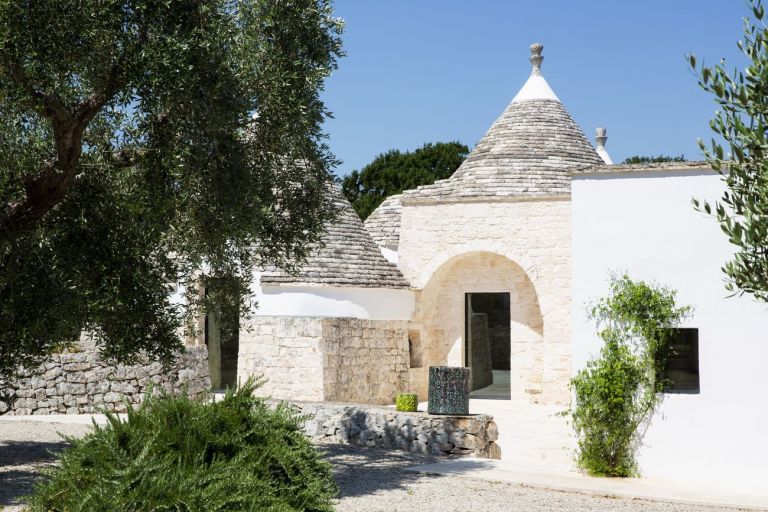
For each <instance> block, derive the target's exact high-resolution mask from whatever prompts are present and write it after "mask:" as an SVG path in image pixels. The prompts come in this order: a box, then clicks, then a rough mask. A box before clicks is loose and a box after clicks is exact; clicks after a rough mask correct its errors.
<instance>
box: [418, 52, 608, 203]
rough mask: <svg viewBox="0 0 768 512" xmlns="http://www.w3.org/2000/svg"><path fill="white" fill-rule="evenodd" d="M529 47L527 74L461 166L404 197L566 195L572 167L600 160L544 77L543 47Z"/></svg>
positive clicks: (568, 190) (593, 163)
mask: <svg viewBox="0 0 768 512" xmlns="http://www.w3.org/2000/svg"><path fill="white" fill-rule="evenodd" d="M530 50H531V56H530V61H531V64H532V70H531V75H530V77H529V78H528V80H527V81H526V82H525V84H524V85H523V87H522V88H521V89H520V91H519V92H518V93H517V95H516V96H515V97H514V98H513V99H512V101H511V102H510V104H509V105H508V106H507V108H506V110H505V111H504V112H503V113H502V114H501V116H500V117H499V118H498V119H497V120H496V121H495V122H494V123H493V125H492V126H491V128H490V129H489V130H488V132H487V133H486V134H485V136H483V138H482V139H481V140H480V142H478V143H477V146H475V148H474V149H473V150H472V152H471V153H470V154H469V156H468V157H467V159H466V160H465V161H464V163H462V165H461V167H459V169H458V170H457V171H456V172H455V173H454V174H453V176H451V177H450V178H449V179H447V180H440V181H437V182H435V183H434V184H433V185H426V186H423V187H419V188H418V189H416V190H413V191H408V192H406V193H404V194H403V199H404V200H407V199H409V198H413V199H429V198H436V199H443V198H444V199H449V198H450V199H456V198H461V197H484V196H531V195H533V196H544V195H558V194H567V193H569V192H570V177H569V173H570V172H571V171H572V170H574V169H576V168H579V167H586V166H590V165H600V164H602V163H603V160H602V159H601V158H600V156H599V155H598V154H597V152H596V151H595V149H594V148H593V147H592V145H591V144H590V143H589V141H588V140H587V138H586V136H585V135H584V133H583V132H582V131H581V129H580V128H579V127H578V126H577V125H576V123H575V122H574V121H573V118H571V116H570V114H568V112H567V111H566V110H565V107H563V104H562V103H561V102H560V100H559V99H558V97H557V95H555V93H554V91H553V90H552V88H551V87H550V86H549V84H548V83H547V81H546V80H545V79H544V76H543V75H542V73H541V64H542V61H543V60H544V57H543V56H542V50H543V46H542V45H541V44H538V43H537V44H533V45H531V47H530Z"/></svg>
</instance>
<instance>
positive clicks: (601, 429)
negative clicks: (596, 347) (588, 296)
mask: <svg viewBox="0 0 768 512" xmlns="http://www.w3.org/2000/svg"><path fill="white" fill-rule="evenodd" d="M642 373H643V368H642V364H641V363H640V361H639V359H638V358H637V357H636V356H634V355H633V354H632V352H631V350H630V349H629V348H628V347H626V346H624V345H621V344H619V343H617V342H616V341H608V342H606V344H605V346H604V347H603V349H602V350H601V351H600V357H599V358H598V359H595V360H592V361H589V362H588V363H587V366H586V368H585V369H583V370H582V371H580V372H579V373H578V374H577V375H576V377H574V378H573V381H572V385H573V388H574V391H575V393H576V397H577V401H576V407H574V410H573V412H572V420H573V426H574V429H575V431H576V436H577V438H578V451H577V454H576V462H577V464H578V465H579V467H580V468H582V469H584V470H585V471H586V472H587V473H589V474H590V475H595V476H631V475H634V474H636V473H637V466H636V464H635V457H634V446H633V441H634V437H635V431H636V425H635V420H636V411H637V410H639V409H641V406H640V404H639V403H638V400H639V399H640V397H639V396H638V394H637V389H638V387H639V386H640V382H641V380H642Z"/></svg>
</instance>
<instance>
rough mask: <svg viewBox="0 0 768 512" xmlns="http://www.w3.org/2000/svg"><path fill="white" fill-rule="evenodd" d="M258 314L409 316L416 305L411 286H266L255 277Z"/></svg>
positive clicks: (254, 285)
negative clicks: (409, 288)
mask: <svg viewBox="0 0 768 512" xmlns="http://www.w3.org/2000/svg"><path fill="white" fill-rule="evenodd" d="M253 288H254V293H255V298H256V301H257V306H256V309H255V310H254V314H255V315H256V316H301V317H330V318H347V317H348V318H359V319H363V320H408V319H410V317H411V313H412V312H413V309H414V294H413V292H412V291H410V290H397V289H388V288H351V287H350V288H343V287H336V288H328V287H319V286H317V287H316V286H269V287H267V286H265V287H261V286H260V285H259V284H258V275H257V276H256V277H255V278H254V284H253Z"/></svg>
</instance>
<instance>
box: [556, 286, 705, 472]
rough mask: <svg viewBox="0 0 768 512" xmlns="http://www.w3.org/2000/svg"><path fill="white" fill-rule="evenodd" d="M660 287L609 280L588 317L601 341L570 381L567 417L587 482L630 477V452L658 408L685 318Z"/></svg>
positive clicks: (686, 311) (632, 469)
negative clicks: (572, 399)
mask: <svg viewBox="0 0 768 512" xmlns="http://www.w3.org/2000/svg"><path fill="white" fill-rule="evenodd" d="M675 295H676V293H675V292H674V291H673V290H671V289H669V288H666V287H662V286H658V285H652V284H648V283H645V282H643V281H633V280H632V279H630V278H629V276H627V275H623V276H620V277H616V276H614V277H612V279H611V283H610V293H609V295H608V296H607V297H604V298H602V299H600V300H599V301H598V302H597V303H596V304H594V305H592V306H591V308H590V310H589V314H590V317H591V318H592V319H594V320H595V321H596V323H597V327H598V334H599V336H600V338H602V340H603V341H604V342H605V344H604V346H603V348H602V349H601V351H600V356H599V357H598V358H597V359H593V360H591V361H589V362H588V363H587V365H586V367H585V368H584V369H582V370H581V371H579V373H577V374H576V376H575V377H574V378H573V379H572V381H571V385H572V387H573V390H574V392H575V395H576V401H575V405H574V407H573V410H572V411H571V418H572V421H573V427H574V430H575V431H576V436H577V438H578V450H577V463H578V465H579V467H581V468H582V469H584V470H585V471H586V472H588V473H589V474H591V475H596V476H631V475H634V474H636V472H637V466H636V464H635V452H636V450H637V447H638V445H639V443H640V441H641V438H642V434H643V427H644V426H645V425H647V422H648V421H650V418H651V416H652V415H653V412H654V410H655V409H656V407H657V406H658V405H659V404H660V403H661V400H662V397H663V395H661V392H662V391H663V390H664V387H665V384H666V383H665V382H663V381H662V380H661V379H660V378H659V375H661V370H662V369H663V368H664V365H665V363H666V358H667V352H668V350H669V342H670V339H671V336H672V332H673V328H675V327H677V326H679V324H680V323H681V322H682V321H683V319H685V318H686V317H687V316H688V315H689V314H690V311H691V308H690V307H688V306H685V307H678V306H677V305H676V304H675Z"/></svg>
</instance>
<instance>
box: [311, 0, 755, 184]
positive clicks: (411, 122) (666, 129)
mask: <svg viewBox="0 0 768 512" xmlns="http://www.w3.org/2000/svg"><path fill="white" fill-rule="evenodd" d="M335 10H336V14H337V15H338V16H340V17H341V18H343V19H344V20H345V21H346V31H345V34H344V36H343V38H344V47H345V51H346V52H347V56H346V57H344V58H343V59H341V61H340V63H339V69H338V70H337V71H336V72H335V73H334V75H333V76H332V77H331V78H330V79H329V80H328V82H327V84H326V90H325V92H324V94H323V97H324V100H325V102H326V105H327V107H328V108H329V109H330V110H331V111H332V112H333V114H334V117H335V118H334V119H331V120H329V121H328V122H327V124H326V131H327V132H328V133H329V135H330V145H331V149H332V150H333V152H334V153H335V154H336V156H337V157H338V158H340V159H341V160H343V163H342V164H341V166H340V167H339V168H338V169H337V174H339V175H344V174H346V173H348V172H349V171H351V170H353V169H359V168H360V167H362V166H363V165H365V164H366V163H368V162H369V161H370V160H372V159H373V158H374V157H375V156H376V155H377V154H379V153H382V152H385V151H387V150H389V149H392V148H397V149H401V150H412V149H415V148H417V147H419V146H421V145H422V144H423V143H425V142H436V141H450V140H458V141H461V142H463V143H465V144H467V145H468V146H470V147H472V146H474V144H475V143H476V142H477V141H478V140H479V139H480V137H482V136H483V134H484V133H485V131H486V130H487V129H488V128H489V127H490V125H491V123H492V122H493V121H494V120H495V119H496V118H497V117H498V116H499V115H500V114H501V112H502V111H503V110H504V107H505V106H506V105H507V103H508V102H509V101H510V100H511V99H512V97H513V96H514V95H515V93H516V92H517V91H518V89H519V88H520V87H521V86H522V85H523V83H524V82H525V80H526V79H527V77H528V75H529V74H530V64H529V62H528V56H529V51H528V46H529V45H530V44H531V43H534V42H540V43H542V44H543V45H544V53H543V54H544V64H543V66H542V72H543V74H544V76H545V77H546V79H547V81H548V82H549V84H550V86H551V87H552V88H553V89H554V91H555V93H556V94H557V95H558V96H559V97H560V100H561V101H562V102H563V103H564V105H565V107H566V108H567V109H568V111H569V112H570V113H571V115H572V116H573V118H574V119H575V121H576V123H578V124H579V126H581V128H582V130H584V132H585V133H586V135H587V136H588V137H589V139H590V141H593V140H594V131H595V128H596V127H598V126H603V127H605V128H607V129H608V143H607V149H608V152H609V153H610V154H611V157H612V158H613V160H614V161H615V162H620V161H621V160H623V159H624V158H626V157H627V156H631V155H635V154H640V155H651V154H654V155H656V154H665V155H679V154H685V156H686V158H688V159H692V160H696V159H700V158H701V154H700V151H699V149H698V147H697V145H696V140H697V138H699V137H701V138H705V139H709V138H710V130H709V125H708V122H709V119H710V118H711V117H712V114H713V112H714V111H715V109H716V106H715V104H714V102H713V101H712V98H711V97H710V96H708V95H707V94H706V93H704V92H703V91H701V90H700V89H699V87H698V85H697V84H696V79H695V77H694V76H693V74H692V73H691V72H690V70H689V69H688V66H687V61H686V59H685V56H686V55H687V54H688V53H690V52H693V53H695V54H696V55H697V57H698V58H700V59H701V58H703V59H705V61H706V62H708V63H711V64H714V63H716V62H718V61H719V59H720V58H723V57H725V58H726V60H727V62H728V63H729V64H730V65H735V64H739V65H740V66H742V65H743V64H744V58H743V57H742V56H741V55H740V54H739V51H738V48H737V47H736V42H737V41H738V40H739V39H741V37H742V27H743V21H742V20H743V18H744V16H746V15H747V14H748V11H747V6H746V4H745V3H744V2H742V1H740V0H666V1H662V0H643V1H626V0H580V1H571V0H550V1H536V0H336V1H335Z"/></svg>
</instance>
